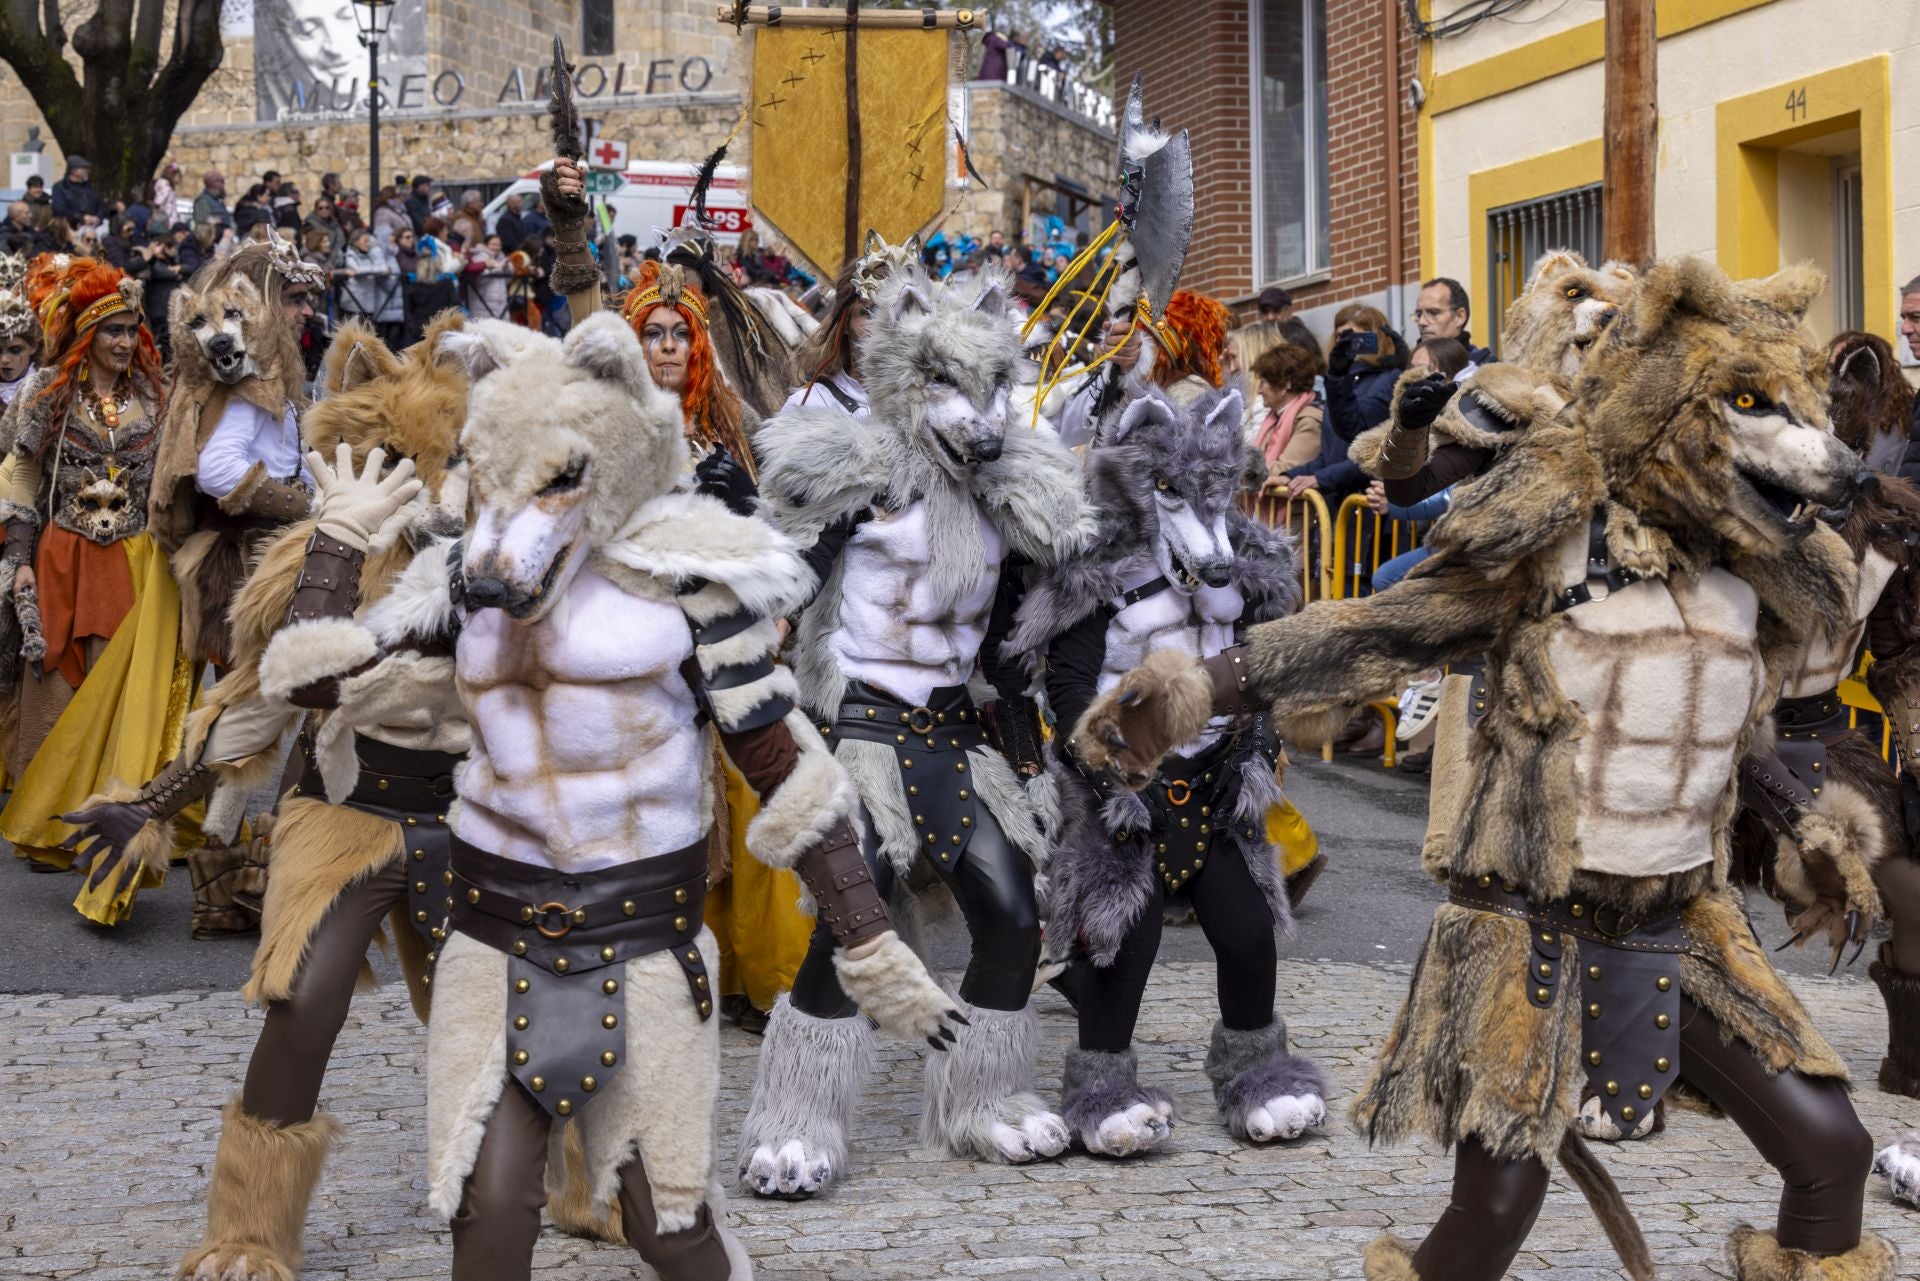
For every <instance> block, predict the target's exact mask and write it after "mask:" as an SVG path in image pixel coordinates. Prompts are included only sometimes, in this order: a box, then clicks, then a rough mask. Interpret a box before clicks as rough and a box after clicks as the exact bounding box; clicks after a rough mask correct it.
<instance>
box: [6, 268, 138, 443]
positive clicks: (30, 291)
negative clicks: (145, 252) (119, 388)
mask: <svg viewBox="0 0 1920 1281" xmlns="http://www.w3.org/2000/svg"><path fill="white" fill-rule="evenodd" d="M126 280H127V273H126V272H124V271H121V270H120V269H119V268H118V267H115V266H113V265H112V264H111V263H106V262H102V261H100V260H99V259H97V258H76V257H74V256H73V255H71V254H41V255H40V256H39V257H38V258H35V259H34V260H33V264H32V265H31V266H30V267H29V268H28V270H27V301H28V302H29V303H31V304H32V306H33V309H34V311H35V312H36V313H38V314H39V316H40V324H41V329H42V332H43V334H44V342H45V344H46V345H45V347H44V348H43V350H44V351H45V353H46V359H47V363H48V364H49V365H51V366H52V367H53V368H54V369H56V370H57V371H58V372H57V373H56V374H55V375H54V377H53V379H52V380H51V381H49V382H48V383H47V385H46V386H45V387H43V388H41V389H40V393H39V395H38V396H37V397H36V398H35V400H36V403H42V402H44V403H45V405H46V407H47V411H48V419H49V421H51V422H56V423H58V422H60V421H62V420H64V419H65V417H66V414H67V410H68V408H69V406H71V405H72V403H73V389H74V387H75V386H76V385H78V383H79V382H80V380H81V377H82V374H83V373H84V372H85V370H86V365H87V356H88V353H90V352H91V351H92V350H93V330H94V326H95V325H96V324H98V323H99V321H101V320H104V319H106V318H107V317H108V316H112V315H119V314H121V313H122V312H130V313H131V314H132V315H134V316H135V317H136V318H138V319H139V321H140V332H139V335H138V337H137V338H136V339H135V343H134V350H133V363H132V364H131V365H130V366H129V367H128V370H127V375H128V377H129V378H130V379H133V380H134V381H136V382H144V383H145V384H146V389H147V394H148V395H149V396H150V397H151V398H152V399H153V401H154V414H155V419H156V421H157V420H158V417H159V414H160V412H161V411H162V410H163V409H164V408H165V403H166V394H167V380H166V375H165V373H164V372H163V370H162V369H161V365H160V351H159V349H158V348H157V347H155V346H154V343H153V335H152V334H151V333H150V332H148V330H147V323H146V318H145V317H144V316H143V315H141V312H140V309H139V306H138V297H139V295H138V294H137V293H135V294H133V295H131V296H130V297H128V298H127V305H126V306H124V307H118V308H113V309H110V310H104V309H103V310H101V311H96V312H95V313H94V314H93V315H92V316H89V315H88V312H89V310H90V309H93V308H94V306H95V304H97V303H101V302H104V301H106V300H108V299H110V298H112V297H113V296H114V295H116V294H124V293H125V291H123V290H122V289H121V283H122V282H123V281H126ZM83 322H84V323H83ZM57 438H58V432H49V433H48V441H49V442H51V441H52V440H55V439H57ZM43 447H44V446H43Z"/></svg>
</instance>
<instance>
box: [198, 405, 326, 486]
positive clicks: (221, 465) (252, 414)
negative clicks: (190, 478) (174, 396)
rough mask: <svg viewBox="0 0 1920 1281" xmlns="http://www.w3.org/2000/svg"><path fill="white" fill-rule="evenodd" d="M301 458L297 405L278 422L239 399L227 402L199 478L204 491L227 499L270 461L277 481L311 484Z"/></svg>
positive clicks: (270, 473) (288, 408) (203, 452)
mask: <svg viewBox="0 0 1920 1281" xmlns="http://www.w3.org/2000/svg"><path fill="white" fill-rule="evenodd" d="M300 455H301V449H300V419H299V416H298V415H297V414H296V413H294V409H293V405H292V404H291V403H289V404H288V405H287V406H286V408H285V409H284V410H283V411H282V413H281V415H280V417H279V418H278V419H275V418H274V416H273V415H272V414H269V413H268V412H266V411H265V410H264V409H261V408H260V407H259V406H258V405H255V404H252V403H250V402H248V401H244V400H241V399H240V398H239V397H237V396H236V397H234V398H233V399H232V400H230V401H228V402H227V408H226V412H224V413H222V414H221V415H220V422H219V423H218V424H217V425H216V426H215V427H214V429H213V435H212V436H211V437H210V438H208V440H207V447H206V448H205V449H203V450H201V451H200V465H199V467H198V468H197V469H196V471H195V478H196V480H197V481H198V483H199V486H200V491H201V492H202V493H204V494H209V495H211V496H212V497H214V498H225V497H226V496H227V495H228V494H230V493H232V492H233V490H234V487H235V486H236V485H238V484H239V483H240V482H241V480H242V479H244V478H245V476H246V474H247V472H248V471H249V470H250V469H251V468H252V467H253V465H254V464H255V463H264V464H265V465H266V469H267V476H268V478H269V479H271V480H287V479H289V478H290V477H293V476H298V477H299V478H300V479H301V481H302V482H303V483H305V484H307V485H311V484H313V477H312V476H311V475H310V474H309V473H308V472H307V468H306V464H305V463H304V462H302V461H301V456H300Z"/></svg>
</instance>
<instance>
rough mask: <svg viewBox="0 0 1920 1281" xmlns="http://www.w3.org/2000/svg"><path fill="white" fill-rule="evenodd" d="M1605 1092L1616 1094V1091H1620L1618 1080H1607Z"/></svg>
mask: <svg viewBox="0 0 1920 1281" xmlns="http://www.w3.org/2000/svg"><path fill="white" fill-rule="evenodd" d="M1607 1093H1608V1094H1618V1093H1620V1082H1618V1081H1608V1082H1607Z"/></svg>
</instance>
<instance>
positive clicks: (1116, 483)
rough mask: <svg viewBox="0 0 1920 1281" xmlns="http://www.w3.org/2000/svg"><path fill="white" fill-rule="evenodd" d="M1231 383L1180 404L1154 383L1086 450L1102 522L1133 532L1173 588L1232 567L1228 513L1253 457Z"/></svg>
mask: <svg viewBox="0 0 1920 1281" xmlns="http://www.w3.org/2000/svg"><path fill="white" fill-rule="evenodd" d="M1245 417H1246V409H1245V404H1244V402H1243V400H1242V398H1241V394H1240V391H1239V389H1238V388H1229V389H1228V390H1226V391H1223V392H1211V393H1208V394H1207V395H1205V396H1202V397H1201V398H1200V399H1199V400H1197V401H1195V402H1194V403H1192V404H1190V405H1188V406H1186V407H1185V408H1182V407H1180V406H1178V405H1176V404H1174V402H1173V401H1172V400H1170V399H1168V398H1167V396H1166V394H1165V393H1164V392H1162V391H1161V390H1160V389H1159V388H1157V387H1150V388H1148V389H1147V390H1146V391H1145V392H1144V393H1143V394H1142V395H1141V396H1140V397H1139V398H1137V399H1136V400H1134V401H1133V402H1132V403H1131V404H1129V405H1128V406H1127V408H1126V411H1125V412H1124V413H1123V414H1122V415H1121V417H1120V421H1119V422H1118V423H1116V424H1115V425H1114V426H1113V427H1112V428H1110V429H1109V430H1108V432H1107V433H1106V434H1105V435H1104V436H1103V437H1102V438H1101V439H1100V441H1099V442H1098V444H1097V445H1096V447H1095V448H1094V450H1093V451H1092V453H1091V454H1090V455H1089V457H1088V484H1089V487H1090V488H1091V489H1092V491H1093V497H1094V499H1095V501H1096V502H1097V503H1098V504H1099V505H1100V507H1101V508H1103V509H1104V510H1105V511H1106V512H1107V513H1108V518H1109V519H1108V522H1107V523H1112V522H1113V521H1114V518H1118V523H1120V524H1123V525H1125V526H1127V527H1129V528H1131V529H1132V530H1135V531H1138V535H1139V537H1140V538H1141V539H1142V540H1143V541H1145V542H1146V543H1147V545H1148V546H1149V547H1150V548H1151V549H1152V552H1153V556H1154V560H1155V562H1156V563H1157V564H1158V566H1159V570H1160V573H1161V574H1163V575H1164V576H1165V577H1166V580H1167V581H1168V582H1169V583H1171V584H1172V585H1173V590H1175V591H1177V592H1179V593H1181V594H1182V595H1187V596H1191V595H1192V594H1193V593H1195V592H1197V591H1199V590H1200V588H1202V587H1224V586H1225V585H1226V584H1227V582H1228V579H1229V578H1230V577H1231V574H1232V570H1233V558H1234V549H1233V544H1232V542H1231V540H1230V538H1229V534H1228V519H1227V518H1228V515H1229V514H1230V513H1231V512H1232V510H1233V503H1234V496H1235V495H1236V494H1238V493H1239V491H1240V487H1241V484H1242V483H1243V482H1244V481H1245V480H1246V478H1247V475H1248V472H1249V469H1250V468H1252V467H1255V466H1257V463H1256V456H1255V455H1254V454H1253V453H1252V452H1251V451H1250V450H1248V448H1247V447H1246V444H1245V442H1244V441H1243V440H1242V438H1241V431H1240V428H1241V422H1242V420H1243V419H1244V418H1245Z"/></svg>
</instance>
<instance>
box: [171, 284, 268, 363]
mask: <svg viewBox="0 0 1920 1281" xmlns="http://www.w3.org/2000/svg"><path fill="white" fill-rule="evenodd" d="M278 321H279V317H277V316H275V315H274V314H273V308H271V307H269V306H268V305H267V302H266V300H265V299H264V298H263V297H261V294H260V290H259V288H258V287H257V286H255V284H254V283H253V281H251V280H249V279H248V278H247V277H246V276H244V275H241V274H239V273H234V274H232V275H229V276H227V277H226V278H225V279H224V280H219V281H215V282H213V283H211V284H202V285H201V286H200V287H199V288H198V289H196V288H194V286H193V285H192V284H185V285H181V286H180V287H179V288H178V289H176V290H174V291H173V298H172V300H171V301H170V303H169V304H168V308H167V324H168V326H169V327H170V328H171V329H172V330H173V351H174V359H175V361H177V362H178V364H179V367H180V370H181V374H182V375H183V376H184V377H185V378H188V379H191V380H192V381H193V383H194V384H195V385H199V386H205V385H206V384H207V382H222V383H237V382H239V381H240V380H241V379H243V378H248V377H252V376H254V375H256V374H258V373H259V372H260V362H259V357H258V351H259V349H260V348H261V347H262V346H263V345H264V343H263V341H262V340H263V339H264V337H265V334H264V332H263V327H264V326H266V325H270V324H274V323H276V322H278ZM282 327H284V323H283V325H282ZM195 373H200V374H204V379H197V378H194V374H195Z"/></svg>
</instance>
